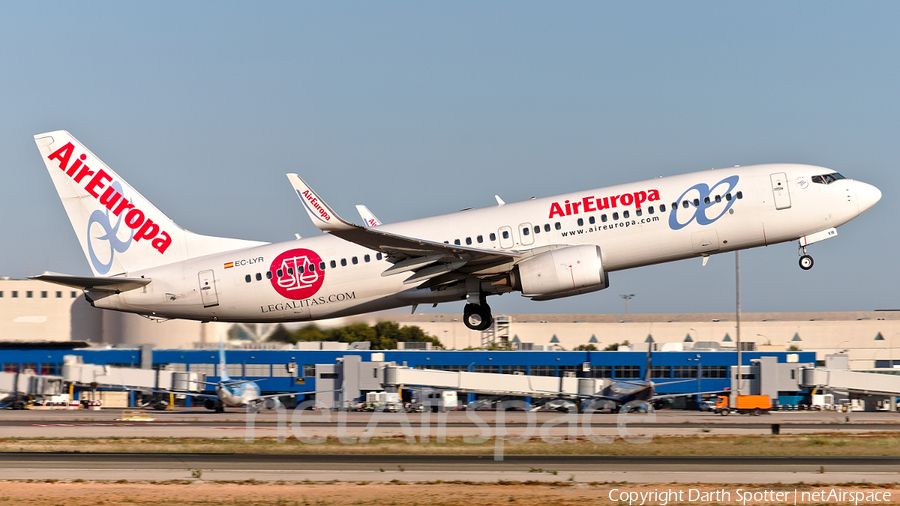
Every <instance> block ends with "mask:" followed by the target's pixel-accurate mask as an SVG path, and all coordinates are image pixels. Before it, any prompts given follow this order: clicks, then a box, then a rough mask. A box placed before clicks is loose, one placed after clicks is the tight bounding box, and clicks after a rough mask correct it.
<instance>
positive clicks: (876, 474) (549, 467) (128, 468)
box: [0, 453, 900, 484]
mask: <svg viewBox="0 0 900 506" xmlns="http://www.w3.org/2000/svg"><path fill="white" fill-rule="evenodd" d="M198 470H199V471H200V473H199V475H200V477H202V479H204V480H228V481H235V480H251V479H252V480H258V481H271V480H276V481H278V480H282V481H304V480H311V481H331V480H338V481H354V482H359V481H369V482H382V481H388V482H389V481H392V480H400V481H438V480H443V481H453V480H459V481H470V482H497V481H504V480H505V481H544V482H555V481H575V482H625V481H627V482H632V483H745V484H750V483H756V484H766V483H799V482H804V483H851V482H853V483H896V482H898V481H900V457H704V456H689V457H654V456H651V457H644V456H641V457H629V456H548V455H537V456H531V455H511V456H507V457H506V458H505V459H504V460H503V461H501V462H497V461H494V460H493V459H492V457H490V456H465V455H283V454H275V455H258V454H202V455H198V454H96V453H87V454H85V453H0V473H2V475H3V476H4V478H5V479H35V480H44V479H84V480H157V481H161V480H184V479H195V478H197V476H198V472H197V471H198Z"/></svg>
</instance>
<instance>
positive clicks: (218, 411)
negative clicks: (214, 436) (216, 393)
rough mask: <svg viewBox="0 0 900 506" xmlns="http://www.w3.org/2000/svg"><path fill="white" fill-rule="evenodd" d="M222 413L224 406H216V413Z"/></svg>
mask: <svg viewBox="0 0 900 506" xmlns="http://www.w3.org/2000/svg"><path fill="white" fill-rule="evenodd" d="M224 412H225V406H223V405H222V403H218V404H216V413H224Z"/></svg>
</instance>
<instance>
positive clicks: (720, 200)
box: [716, 195, 737, 374]
mask: <svg viewBox="0 0 900 506" xmlns="http://www.w3.org/2000/svg"><path fill="white" fill-rule="evenodd" d="M719 202H722V196H721V195H716V204H718V203H719ZM735 374H737V373H735Z"/></svg>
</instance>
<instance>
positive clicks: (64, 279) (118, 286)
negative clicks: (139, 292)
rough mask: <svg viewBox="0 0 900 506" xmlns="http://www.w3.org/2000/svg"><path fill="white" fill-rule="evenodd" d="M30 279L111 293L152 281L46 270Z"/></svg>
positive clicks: (127, 289)
mask: <svg viewBox="0 0 900 506" xmlns="http://www.w3.org/2000/svg"><path fill="white" fill-rule="evenodd" d="M29 279H36V280H38V281H46V282H48V283H56V284H57V285H63V286H68V287H71V288H79V289H81V290H90V291H92V292H109V293H120V292H127V291H129V290H136V289H138V288H141V287H143V286H146V285H148V284H150V281H152V280H151V279H150V278H124V277H110V278H102V277H93V276H69V275H68V274H57V273H55V272H45V273H43V274H40V275H37V276H29Z"/></svg>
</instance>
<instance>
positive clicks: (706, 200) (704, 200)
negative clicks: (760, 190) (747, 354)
mask: <svg viewBox="0 0 900 506" xmlns="http://www.w3.org/2000/svg"><path fill="white" fill-rule="evenodd" d="M703 203H704V204H706V205H709V197H703ZM735 374H737V373H735Z"/></svg>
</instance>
